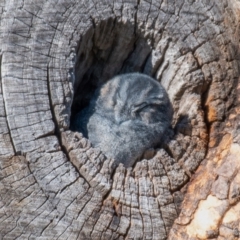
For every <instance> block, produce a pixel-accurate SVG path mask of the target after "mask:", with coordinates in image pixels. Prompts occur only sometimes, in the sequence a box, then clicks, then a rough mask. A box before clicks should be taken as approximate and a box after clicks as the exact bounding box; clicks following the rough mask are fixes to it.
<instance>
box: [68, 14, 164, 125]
mask: <svg viewBox="0 0 240 240" xmlns="http://www.w3.org/2000/svg"><path fill="white" fill-rule="evenodd" d="M152 39H154V38H153V36H150V34H148V36H146V34H145V35H144V30H141V28H139V27H138V26H136V25H134V23H132V22H130V21H126V22H122V21H121V22H120V20H117V19H112V18H109V19H107V20H106V21H101V22H99V23H95V22H94V21H93V23H92V27H91V28H90V29H89V30H88V31H87V32H86V34H85V35H84V36H83V37H82V38H81V39H80V41H79V44H78V48H77V52H76V53H77V54H76V63H75V83H74V99H73V104H72V111H71V128H72V124H73V119H74V116H75V115H76V113H78V112H79V111H80V110H81V109H83V108H85V107H86V106H87V105H88V104H89V101H90V99H91V97H92V95H93V93H94V91H95V89H96V88H97V87H98V86H99V85H101V84H102V83H104V82H106V81H108V80H109V79H111V78H112V77H113V76H115V75H118V74H122V73H131V72H142V73H145V74H147V75H149V76H152V77H154V76H155V74H156V71H157V69H158V66H160V65H161V62H162V59H161V58H160V59H159V61H158V62H157V66H156V65H155V66H154V67H153V66H152V64H151V62H152V61H151V58H152V57H153V56H152V50H153V49H154V47H155V46H154V42H152Z"/></svg>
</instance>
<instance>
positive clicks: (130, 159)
mask: <svg viewBox="0 0 240 240" xmlns="http://www.w3.org/2000/svg"><path fill="white" fill-rule="evenodd" d="M172 114H173V111H172V106H171V103H170V101H169V98H168V95H167V93H166V91H165V89H164V88H163V87H162V85H161V84H160V83H159V82H157V81H156V80H154V79H153V78H151V77H149V76H147V75H145V74H140V73H130V74H123V75H118V76H116V77H114V78H112V79H110V80H109V81H107V82H106V83H104V84H102V85H101V86H100V87H99V88H98V89H97V90H96V91H95V93H94V95H93V97H92V99H91V101H90V103H89V105H88V106H87V107H86V108H84V109H83V110H81V111H80V112H79V113H77V114H76V116H75V118H74V121H73V130H75V131H80V132H82V133H83V135H84V136H85V137H87V138H88V139H89V140H90V141H91V142H92V144H93V147H99V148H100V149H101V151H102V152H103V153H104V154H105V155H106V156H107V157H108V158H113V159H115V161H116V163H117V164H118V163H123V164H124V165H125V167H131V166H133V165H134V163H135V162H136V160H137V159H139V158H140V157H141V156H142V154H143V153H144V152H145V151H146V150H147V149H149V148H152V147H155V146H157V145H158V144H160V143H161V141H162V138H163V137H164V134H165V133H166V130H167V129H169V128H170V127H171V121H172Z"/></svg>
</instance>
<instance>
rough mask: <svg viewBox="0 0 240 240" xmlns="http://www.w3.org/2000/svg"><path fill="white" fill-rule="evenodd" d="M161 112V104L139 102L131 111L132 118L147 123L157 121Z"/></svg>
mask: <svg viewBox="0 0 240 240" xmlns="http://www.w3.org/2000/svg"><path fill="white" fill-rule="evenodd" d="M162 114H163V113H162V105H161V104H156V103H150V104H147V103H145V104H141V105H139V106H137V107H136V108H134V109H133V111H132V116H133V117H134V118H138V119H140V120H142V121H143V122H145V123H148V124H151V123H155V122H159V121H160V118H161V115H162Z"/></svg>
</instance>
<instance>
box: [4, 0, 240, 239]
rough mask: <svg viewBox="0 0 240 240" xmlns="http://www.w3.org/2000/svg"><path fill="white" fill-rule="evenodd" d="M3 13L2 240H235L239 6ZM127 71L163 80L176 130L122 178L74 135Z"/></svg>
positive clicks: (239, 204) (78, 1) (165, 0)
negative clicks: (82, 112) (85, 113)
mask: <svg viewBox="0 0 240 240" xmlns="http://www.w3.org/2000/svg"><path fill="white" fill-rule="evenodd" d="M0 3H1V15H0V16H1V25H0V33H1V34H0V43H1V45H0V48H1V71H0V73H1V76H0V83H1V84H0V156H1V161H0V179H1V181H0V222H1V223H0V239H50V240H53V239H94V240H95V239H184V240H187V239H189V240H190V239H191V240H194V239H219V240H220V239H221V240H222V239H239V238H240V218H239V211H240V201H239V200H240V187H239V186H240V185H239V184H240V173H239V168H240V157H239V156H240V128H239V122H240V98H239V96H240V82H239V57H240V55H239V37H240V32H239V11H240V4H239V2H238V1H237V0H230V1H227V0H218V1H208V0H199V1H194V0H187V1H183V0H175V1H173V0H159V1H155V0H152V1H143V0H129V1H126V0H122V1H118V0H117V1H116V0H115V1H111V0H102V1H96V0H93V1H89V2H88V1H84V0H48V1H46V0H37V1H31V0H25V1H19V0H8V1H4V0H0ZM128 72H143V73H145V74H147V75H149V76H152V77H153V78H155V79H156V80H158V81H160V82H161V83H162V85H163V86H164V88H165V89H166V91H167V92H168V95H169V98H170V100H171V103H172V106H173V109H174V119H173V123H172V128H173V131H172V134H168V135H166V136H165V139H164V141H163V144H162V146H161V147H160V148H158V149H155V150H154V153H153V154H152V156H151V157H148V158H147V159H148V160H146V159H145V157H146V156H145V157H143V159H142V160H140V161H138V162H137V163H136V164H135V166H134V167H132V168H127V169H126V168H125V167H124V166H123V165H122V164H120V165H119V166H116V165H115V164H114V159H107V158H106V157H105V156H104V155H103V154H102V153H101V151H100V150H99V149H95V148H93V147H92V146H91V143H90V142H89V140H87V139H85V138H84V137H83V136H82V135H81V134H80V133H77V132H73V131H71V130H70V129H71V126H70V125H71V115H73V114H74V112H75V111H77V110H76V109H78V108H79V106H78V103H79V101H80V100H82V98H83V96H84V97H86V96H88V94H90V93H91V91H92V89H94V88H95V87H97V86H98V85H99V84H101V83H102V82H105V81H107V80H108V79H110V78H111V77H113V76H115V75H116V74H119V73H128ZM79 99H80V100H79ZM119 147H121V146H119Z"/></svg>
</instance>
